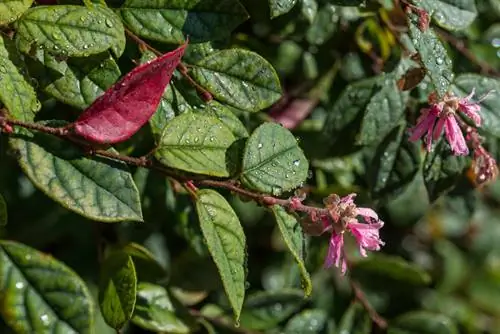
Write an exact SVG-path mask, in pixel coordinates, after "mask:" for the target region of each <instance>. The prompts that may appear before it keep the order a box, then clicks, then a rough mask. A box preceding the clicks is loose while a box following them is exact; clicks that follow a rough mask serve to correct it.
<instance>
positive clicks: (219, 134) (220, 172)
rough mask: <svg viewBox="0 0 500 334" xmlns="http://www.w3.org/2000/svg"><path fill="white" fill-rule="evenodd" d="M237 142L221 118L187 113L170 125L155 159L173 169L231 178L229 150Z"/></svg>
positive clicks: (166, 128) (176, 118) (162, 138)
mask: <svg viewBox="0 0 500 334" xmlns="http://www.w3.org/2000/svg"><path fill="white" fill-rule="evenodd" d="M235 139H236V138H234V136H233V134H232V133H231V131H230V130H229V129H228V128H227V127H226V126H225V125H224V124H223V123H221V122H220V121H219V120H218V119H217V118H215V117H212V116H206V115H202V114H194V113H185V114H182V115H180V116H177V117H175V118H173V119H172V120H171V121H170V122H168V124H167V126H166V127H165V129H164V133H163V136H162V137H161V140H160V144H159V146H158V149H157V150H156V152H155V157H156V158H157V159H158V160H159V161H160V162H161V163H162V164H164V165H166V166H169V167H172V168H177V169H181V170H185V171H188V172H193V173H199V174H207V175H212V176H229V175H230V172H231V166H230V163H229V159H228V158H227V150H228V148H229V147H230V146H231V144H232V143H233V142H234V141H235Z"/></svg>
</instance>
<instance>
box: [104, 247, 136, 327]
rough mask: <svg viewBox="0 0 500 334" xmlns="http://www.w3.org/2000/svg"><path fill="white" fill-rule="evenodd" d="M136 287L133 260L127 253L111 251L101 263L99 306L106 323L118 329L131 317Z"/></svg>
mask: <svg viewBox="0 0 500 334" xmlns="http://www.w3.org/2000/svg"><path fill="white" fill-rule="evenodd" d="M136 289H137V276H136V274H135V267H134V262H132V259H131V258H130V256H129V255H127V254H126V253H123V252H119V251H113V252H112V253H111V254H110V255H108V256H107V257H106V259H105V260H104V262H103V263H102V265H101V275H100V281H99V306H100V307H101V313H102V315H103V317H104V320H105V321H106V323H107V324H108V325H110V326H111V327H113V328H114V329H116V330H119V329H121V328H122V327H123V325H125V323H126V322H127V321H129V320H130V319H131V318H132V313H133V312H134V307H135V299H136Z"/></svg>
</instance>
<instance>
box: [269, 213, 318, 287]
mask: <svg viewBox="0 0 500 334" xmlns="http://www.w3.org/2000/svg"><path fill="white" fill-rule="evenodd" d="M272 210H273V215H274V218H275V219H276V223H277V224H278V228H279V230H280V232H281V236H282V237H283V240H284V241H285V244H286V246H287V247H288V250H289V251H290V253H292V256H293V258H294V259H295V262H297V265H298V266H299V270H300V275H301V276H302V288H303V289H304V292H305V294H306V296H309V295H310V294H311V292H312V283H311V277H310V276H309V273H308V272H307V269H306V265H305V263H304V256H305V254H304V252H305V250H304V241H305V240H304V233H303V232H302V227H301V226H300V224H299V222H298V221H297V218H295V217H294V216H293V215H291V214H289V213H288V212H286V210H285V209H284V208H283V207H281V206H279V205H274V206H273V207H272Z"/></svg>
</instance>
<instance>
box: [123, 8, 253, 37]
mask: <svg viewBox="0 0 500 334" xmlns="http://www.w3.org/2000/svg"><path fill="white" fill-rule="evenodd" d="M120 13H121V16H122V18H123V22H124V23H125V24H126V25H127V26H128V27H129V28H130V29H131V30H132V31H133V32H135V33H136V34H138V35H140V36H143V37H146V38H148V39H152V40H156V41H160V42H166V43H174V44H179V43H183V42H184V41H185V36H189V38H190V40H191V41H193V42H203V41H209V40H215V39H223V38H225V37H227V36H229V34H230V33H231V31H232V30H233V29H234V28H236V27H237V26H238V25H239V24H240V23H242V22H243V21H245V20H246V19H247V18H248V14H247V12H246V11H245V8H244V7H243V6H242V5H241V4H240V3H239V1H237V0H203V1H200V0H174V1H171V0H159V1H153V2H151V1H148V0H127V1H125V3H124V4H123V6H122V8H121V9H120Z"/></svg>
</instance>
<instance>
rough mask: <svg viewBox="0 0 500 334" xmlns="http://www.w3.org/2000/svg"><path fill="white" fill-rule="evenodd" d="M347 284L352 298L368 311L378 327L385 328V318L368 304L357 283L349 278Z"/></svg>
mask: <svg viewBox="0 0 500 334" xmlns="http://www.w3.org/2000/svg"><path fill="white" fill-rule="evenodd" d="M349 284H350V285H351V288H352V291H353V292H354V298H355V299H356V301H358V302H359V303H360V304H361V306H363V308H364V309H365V310H366V312H368V315H369V316H370V319H372V321H373V322H374V323H375V324H376V325H377V326H378V327H379V328H380V329H387V320H385V319H384V318H383V317H382V316H380V314H378V313H377V311H376V310H375V309H374V308H373V307H372V306H371V305H370V302H368V300H367V299H366V296H365V294H364V292H363V290H361V288H360V286H359V284H358V283H357V282H355V281H353V280H352V279H350V280H349Z"/></svg>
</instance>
